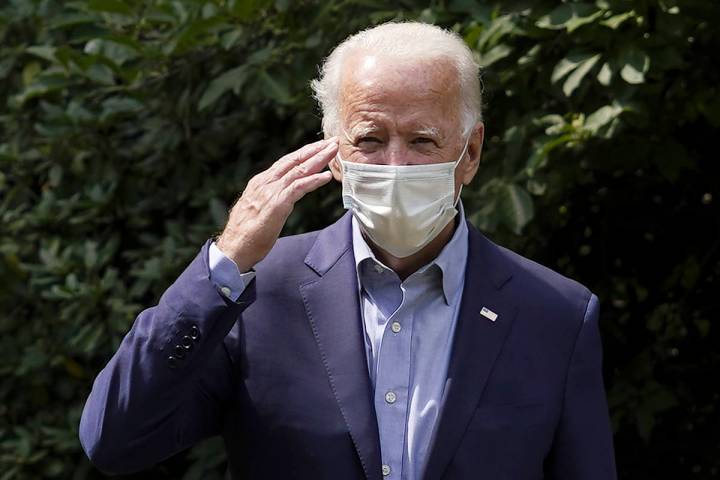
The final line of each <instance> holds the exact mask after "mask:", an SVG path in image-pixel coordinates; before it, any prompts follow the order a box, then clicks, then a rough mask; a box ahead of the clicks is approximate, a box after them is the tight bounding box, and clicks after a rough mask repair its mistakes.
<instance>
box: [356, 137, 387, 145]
mask: <svg viewBox="0 0 720 480" xmlns="http://www.w3.org/2000/svg"><path fill="white" fill-rule="evenodd" d="M355 143H356V144H360V143H382V142H381V140H380V139H379V138H377V137H360V138H358V139H357V140H356V141H355Z"/></svg>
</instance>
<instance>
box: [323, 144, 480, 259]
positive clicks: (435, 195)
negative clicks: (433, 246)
mask: <svg viewBox="0 0 720 480" xmlns="http://www.w3.org/2000/svg"><path fill="white" fill-rule="evenodd" d="M469 140H470V137H468V139H467V140H466V141H465V147H464V148H463V151H462V153H461V154H460V158H458V159H457V161H455V162H448V163H434V164H428V165H401V166H392V165H373V164H366V163H353V162H345V161H343V160H342V158H340V154H339V153H338V155H337V158H338V160H339V161H340V164H341V165H342V170H343V181H342V184H343V187H342V198H343V207H345V208H347V209H350V210H352V212H353V215H354V216H355V218H356V219H357V221H358V222H359V223H360V227H361V229H362V231H363V232H364V233H365V234H366V235H367V236H368V237H369V238H370V240H372V242H373V243H374V244H375V245H377V246H378V247H380V248H382V249H383V250H385V251H386V252H388V253H390V254H391V255H392V256H394V257H397V258H404V257H409V256H410V255H412V254H413V253H416V252H418V251H419V250H421V249H422V248H423V247H424V246H425V245H427V244H428V243H430V242H431V241H432V240H433V239H434V238H435V237H436V236H437V235H438V234H439V233H440V232H441V231H442V229H443V228H445V225H447V224H448V222H450V220H452V219H453V218H455V215H457V210H456V209H455V205H456V204H457V201H458V199H459V198H460V195H459V194H458V197H457V199H456V198H455V168H456V167H457V165H458V163H460V161H461V160H462V158H463V156H465V152H466V151H467V146H468V141H469ZM460 189H461V190H462V185H460Z"/></svg>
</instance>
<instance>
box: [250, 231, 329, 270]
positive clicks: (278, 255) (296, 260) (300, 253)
mask: <svg viewBox="0 0 720 480" xmlns="http://www.w3.org/2000/svg"><path fill="white" fill-rule="evenodd" d="M320 231H321V230H315V231H312V232H306V233H301V234H297V235H289V236H287V237H280V238H278V239H277V241H276V242H275V245H274V246H273V248H272V249H271V250H270V252H269V253H268V254H267V256H266V257H265V258H264V259H263V260H261V261H260V262H259V263H258V264H257V265H256V267H255V268H256V270H258V269H261V270H269V269H273V268H278V267H280V268H281V269H287V268H288V267H289V266H292V265H299V264H302V263H303V260H304V259H305V256H306V255H307V253H308V251H310V248H312V246H313V244H314V243H315V240H316V239H317V236H318V234H319V233H320Z"/></svg>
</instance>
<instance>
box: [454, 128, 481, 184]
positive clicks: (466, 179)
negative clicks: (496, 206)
mask: <svg viewBox="0 0 720 480" xmlns="http://www.w3.org/2000/svg"><path fill="white" fill-rule="evenodd" d="M483 140H485V125H484V124H483V123H482V122H478V123H476V124H475V126H474V127H473V129H472V132H471V133H470V139H469V140H468V147H467V152H466V153H465V156H466V158H467V159H466V160H465V161H464V162H460V165H459V167H460V168H461V169H462V170H461V172H460V173H461V178H462V183H463V185H469V184H470V182H471V181H472V179H473V178H475V174H476V173H477V171H478V167H479V166H480V157H481V156H482V147H483Z"/></svg>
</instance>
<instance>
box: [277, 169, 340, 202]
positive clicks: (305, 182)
mask: <svg viewBox="0 0 720 480" xmlns="http://www.w3.org/2000/svg"><path fill="white" fill-rule="evenodd" d="M332 178H333V177H332V173H331V172H330V171H328V170H326V171H324V172H320V173H315V174H312V175H308V176H306V177H300V178H297V179H296V180H295V181H293V182H292V183H291V184H290V185H289V186H288V187H287V188H286V189H285V192H286V195H287V200H288V201H289V202H291V203H293V204H294V203H295V202H297V201H298V200H300V199H301V198H302V197H304V196H305V195H306V194H308V193H310V192H312V191H313V190H317V189H318V188H320V187H322V186H323V185H325V184H327V183H328V182H329V181H330V180H332Z"/></svg>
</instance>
